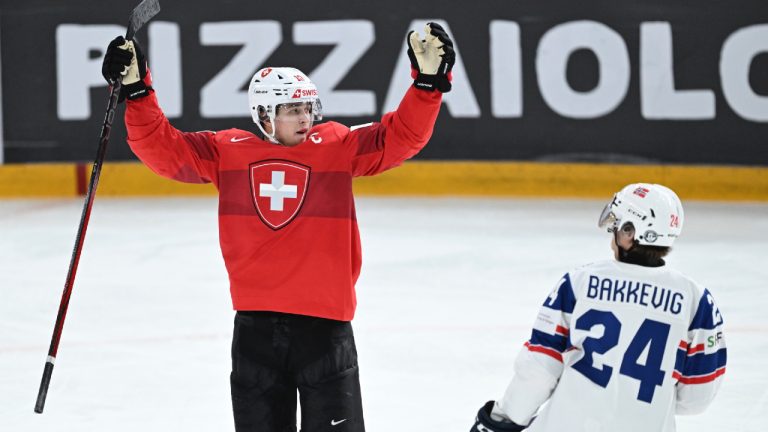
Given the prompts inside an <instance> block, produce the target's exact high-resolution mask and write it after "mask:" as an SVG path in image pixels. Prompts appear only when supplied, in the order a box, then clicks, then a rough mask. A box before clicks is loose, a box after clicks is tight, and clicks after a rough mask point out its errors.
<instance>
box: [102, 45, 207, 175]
mask: <svg viewBox="0 0 768 432" xmlns="http://www.w3.org/2000/svg"><path fill="white" fill-rule="evenodd" d="M102 75H103V76H104V78H105V79H106V80H107V81H109V80H110V79H112V80H114V79H116V78H118V77H120V76H123V87H122V89H121V91H120V97H119V101H120V102H122V101H124V100H126V99H127V100H128V102H127V104H126V105H127V106H126V110H125V125H126V129H127V131H128V145H130V147H131V150H133V152H134V153H135V154H136V156H138V157H139V159H141V161H142V162H144V164H145V165H147V166H148V167H149V168H150V169H151V170H152V171H154V172H155V173H157V174H159V175H161V176H163V177H167V178H170V179H172V180H178V181H183V182H186V183H209V182H217V180H218V175H217V160H218V150H217V149H216V147H215V146H214V144H213V137H214V133H213V132H181V131H179V130H177V129H176V128H174V127H173V126H171V124H170V123H169V122H168V119H167V118H166V117H165V115H164V114H163V111H162V110H161V109H160V106H159V105H158V103H157V97H156V96H155V92H154V89H153V88H152V73H151V72H150V70H149V67H148V65H147V61H146V58H145V57H144V54H143V52H142V49H141V45H139V43H138V42H137V41H136V40H129V41H126V40H125V39H123V37H122V36H120V37H117V38H115V39H114V40H113V41H112V42H110V44H109V46H108V47H107V52H106V54H105V55H104V62H103V64H102Z"/></svg>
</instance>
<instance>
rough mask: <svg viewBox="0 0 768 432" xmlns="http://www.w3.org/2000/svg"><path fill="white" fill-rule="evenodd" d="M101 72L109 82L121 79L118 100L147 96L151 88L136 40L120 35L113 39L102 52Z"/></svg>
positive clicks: (149, 77)
mask: <svg viewBox="0 0 768 432" xmlns="http://www.w3.org/2000/svg"><path fill="white" fill-rule="evenodd" d="M101 74H102V75H103V76H104V79H105V80H107V82H109V83H110V84H112V83H113V82H114V81H116V80H118V79H122V83H123V87H122V88H121V89H120V96H119V98H118V102H122V101H124V100H125V99H126V98H128V99H130V100H133V99H138V98H141V97H144V96H147V95H148V94H149V90H151V89H152V79H151V74H149V73H148V69H147V60H146V58H144V53H142V52H141V45H139V42H138V41H136V40H129V41H126V40H125V39H124V38H123V37H122V36H118V37H116V38H115V39H113V40H112V42H110V43H109V46H108V47H107V53H106V54H104V63H102V65H101Z"/></svg>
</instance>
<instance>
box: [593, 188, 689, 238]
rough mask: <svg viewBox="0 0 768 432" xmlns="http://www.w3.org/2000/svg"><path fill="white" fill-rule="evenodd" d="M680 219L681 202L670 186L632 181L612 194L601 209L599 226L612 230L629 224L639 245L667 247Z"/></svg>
mask: <svg viewBox="0 0 768 432" xmlns="http://www.w3.org/2000/svg"><path fill="white" fill-rule="evenodd" d="M683 219H684V214H683V204H682V203H681V202H680V198H678V197H677V194H675V192H673V191H672V189H669V188H668V187H666V186H662V185H658V184H650V183H633V184H630V185H627V186H625V187H624V189H622V190H621V191H619V192H617V193H616V194H615V195H614V196H613V200H611V202H609V203H608V204H607V205H606V206H605V209H603V213H602V214H601V215H600V220H599V221H598V226H599V227H600V228H604V227H607V228H608V231H609V232H614V231H615V230H617V229H621V228H622V227H623V226H624V225H625V224H627V223H632V225H633V226H634V228H635V240H636V241H637V242H638V243H639V244H641V245H645V246H662V247H670V246H672V243H674V241H675V239H677V237H679V236H680V232H681V231H682V229H683Z"/></svg>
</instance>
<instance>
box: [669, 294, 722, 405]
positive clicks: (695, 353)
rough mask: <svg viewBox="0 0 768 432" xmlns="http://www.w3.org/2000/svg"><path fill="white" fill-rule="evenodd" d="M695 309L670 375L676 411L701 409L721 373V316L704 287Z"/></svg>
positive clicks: (715, 388) (706, 402) (717, 388)
mask: <svg viewBox="0 0 768 432" xmlns="http://www.w3.org/2000/svg"><path fill="white" fill-rule="evenodd" d="M695 310H696V313H695V314H694V316H693V319H692V320H691V325H690V327H689V328H688V340H686V341H680V349H679V350H678V352H677V358H676V360H675V371H674V373H673V375H672V376H673V377H674V378H675V379H677V404H676V406H675V413H676V414H698V413H701V412H703V411H704V410H705V409H706V408H707V407H708V406H709V404H710V403H711V402H712V400H713V399H714V398H715V394H717V391H718V390H719V389H720V384H721V383H722V381H723V375H725V364H726V360H727V349H726V347H725V337H724V335H723V318H722V316H721V315H720V311H719V310H718V308H717V306H716V305H715V300H714V299H713V297H712V294H711V293H710V292H709V290H704V293H703V294H702V296H701V299H700V301H699V304H698V306H697V307H696V309H695Z"/></svg>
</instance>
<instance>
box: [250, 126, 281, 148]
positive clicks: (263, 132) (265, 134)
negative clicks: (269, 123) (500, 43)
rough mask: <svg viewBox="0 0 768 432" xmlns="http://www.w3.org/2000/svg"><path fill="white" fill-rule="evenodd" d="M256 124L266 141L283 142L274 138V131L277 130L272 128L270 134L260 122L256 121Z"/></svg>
mask: <svg viewBox="0 0 768 432" xmlns="http://www.w3.org/2000/svg"><path fill="white" fill-rule="evenodd" d="M256 126H257V127H258V128H259V131H261V134H262V135H263V136H264V138H266V140H267V141H269V142H271V143H273V144H278V145H283V144H281V143H280V141H278V140H277V138H275V133H276V132H277V131H276V130H274V128H273V130H272V135H270V134H268V133H267V131H266V130H265V129H264V126H262V125H261V122H258V123H256Z"/></svg>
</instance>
